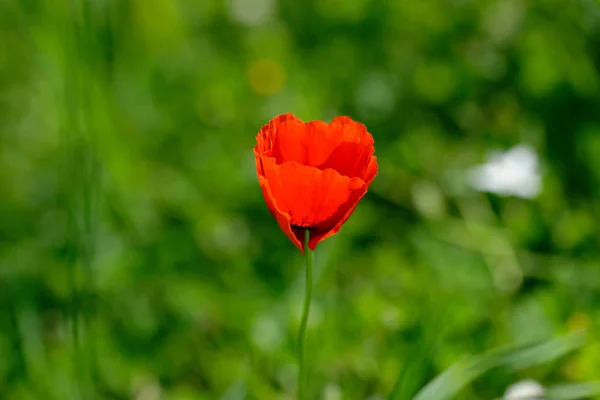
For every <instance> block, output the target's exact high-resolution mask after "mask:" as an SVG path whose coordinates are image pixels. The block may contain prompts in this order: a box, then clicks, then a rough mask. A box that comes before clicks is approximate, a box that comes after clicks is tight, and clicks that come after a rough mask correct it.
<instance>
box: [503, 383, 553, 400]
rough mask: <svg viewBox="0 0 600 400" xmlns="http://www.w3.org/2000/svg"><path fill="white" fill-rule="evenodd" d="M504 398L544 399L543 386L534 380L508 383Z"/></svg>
mask: <svg viewBox="0 0 600 400" xmlns="http://www.w3.org/2000/svg"><path fill="white" fill-rule="evenodd" d="M504 400H544V387H543V386H542V385H540V384H539V383H537V382H536V381H534V380H525V381H521V382H517V383H515V384H513V385H510V386H509V387H508V389H506V392H505V393H504Z"/></svg>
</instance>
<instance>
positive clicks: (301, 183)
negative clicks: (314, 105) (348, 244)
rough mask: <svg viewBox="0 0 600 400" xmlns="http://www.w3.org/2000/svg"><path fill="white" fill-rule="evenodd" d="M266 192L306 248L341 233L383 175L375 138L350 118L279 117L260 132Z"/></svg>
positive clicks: (286, 228)
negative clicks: (327, 120)
mask: <svg viewBox="0 0 600 400" xmlns="http://www.w3.org/2000/svg"><path fill="white" fill-rule="evenodd" d="M256 141H257V144H256V147H254V156H255V158H256V172H257V174H258V179H259V182H260V187H261V189H262V192H263V196H264V198H265V201H266V203H267V206H268V207H269V210H270V211H271V214H273V216H274V217H275V219H276V220H277V223H278V224H279V227H280V228H281V230H282V231H283V232H284V233H285V234H286V235H287V237H288V238H289V239H290V240H291V241H292V242H293V243H294V244H295V245H296V246H297V247H298V248H299V249H300V251H302V252H304V235H305V233H304V232H305V230H306V229H308V230H309V231H310V237H309V243H308V247H309V248H310V249H311V250H314V249H315V247H316V246H317V244H318V243H319V242H320V241H322V240H323V239H326V238H328V237H329V236H331V235H333V234H335V233H336V232H338V231H339V230H340V228H341V226H342V225H343V224H344V222H346V221H347V220H348V218H350V215H352V212H353V211H354V209H355V208H356V205H357V204H358V201H359V200H360V199H361V198H362V197H363V196H364V194H365V193H366V192H367V188H368V187H369V185H370V184H371V181H372V180H373V178H375V175H377V168H378V166H377V158H376V157H375V156H373V153H374V152H375V148H374V147H373V143H374V142H373V137H372V136H371V134H370V133H369V132H367V128H366V127H365V126H364V125H363V124H360V123H358V122H354V121H353V120H352V119H350V118H349V117H336V118H335V119H334V120H333V121H332V122H331V123H330V124H327V123H325V122H323V121H311V122H307V123H304V122H302V121H301V120H300V119H298V118H296V117H295V116H294V115H292V114H284V115H279V116H277V117H275V118H274V119H272V120H271V122H269V124H267V125H265V126H263V127H262V129H261V130H260V132H259V133H258V135H257V136H256Z"/></svg>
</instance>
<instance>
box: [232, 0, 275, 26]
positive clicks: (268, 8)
mask: <svg viewBox="0 0 600 400" xmlns="http://www.w3.org/2000/svg"><path fill="white" fill-rule="evenodd" d="M228 3H229V4H228V5H229V7H228V9H229V14H230V16H231V19H232V20H234V21H236V22H239V23H241V24H244V25H249V26H258V25H263V24H265V23H267V22H269V21H270V20H272V19H273V18H274V16H275V7H276V2H275V0H229V2H228Z"/></svg>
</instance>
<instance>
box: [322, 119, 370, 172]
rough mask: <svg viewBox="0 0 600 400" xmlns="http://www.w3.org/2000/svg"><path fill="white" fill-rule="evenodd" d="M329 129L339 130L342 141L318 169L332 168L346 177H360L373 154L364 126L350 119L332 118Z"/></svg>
mask: <svg viewBox="0 0 600 400" xmlns="http://www.w3.org/2000/svg"><path fill="white" fill-rule="evenodd" d="M330 129H331V130H332V131H337V132H339V131H340V130H341V131H342V132H341V133H338V135H339V136H340V137H343V141H342V142H341V143H340V144H339V145H338V146H337V147H336V148H335V149H334V150H333V151H332V152H331V154H330V155H329V157H328V159H327V160H326V161H325V162H324V163H323V164H322V165H320V166H319V168H321V169H325V168H332V169H335V170H336V171H338V172H339V173H340V174H342V175H345V176H348V177H355V176H357V177H362V176H363V175H364V174H365V171H366V169H367V166H368V164H369V159H370V157H371V155H372V154H373V153H374V152H375V148H374V147H373V144H374V140H373V136H371V134H370V133H369V132H368V131H367V127H366V126H365V125H363V124H361V123H358V122H354V121H353V120H352V119H350V117H336V118H334V119H333V121H332V122H331V124H330Z"/></svg>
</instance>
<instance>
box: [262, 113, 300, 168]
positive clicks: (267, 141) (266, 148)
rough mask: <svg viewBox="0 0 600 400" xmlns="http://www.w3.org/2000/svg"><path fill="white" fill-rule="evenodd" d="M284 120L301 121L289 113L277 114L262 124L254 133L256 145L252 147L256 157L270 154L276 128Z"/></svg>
mask: <svg viewBox="0 0 600 400" xmlns="http://www.w3.org/2000/svg"><path fill="white" fill-rule="evenodd" d="M286 121H292V122H293V121H297V122H299V123H302V121H301V120H299V119H298V118H296V117H295V116H294V114H291V113H287V114H281V115H278V116H276V117H275V118H273V119H272V120H271V121H269V123H268V124H266V125H264V126H263V127H262V128H261V129H260V131H259V132H258V134H257V135H256V146H255V147H254V154H255V155H256V156H257V157H258V156H261V155H266V156H270V155H271V152H272V148H273V141H274V140H275V137H276V136H277V128H278V126H279V125H281V124H283V123H284V122H286Z"/></svg>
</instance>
